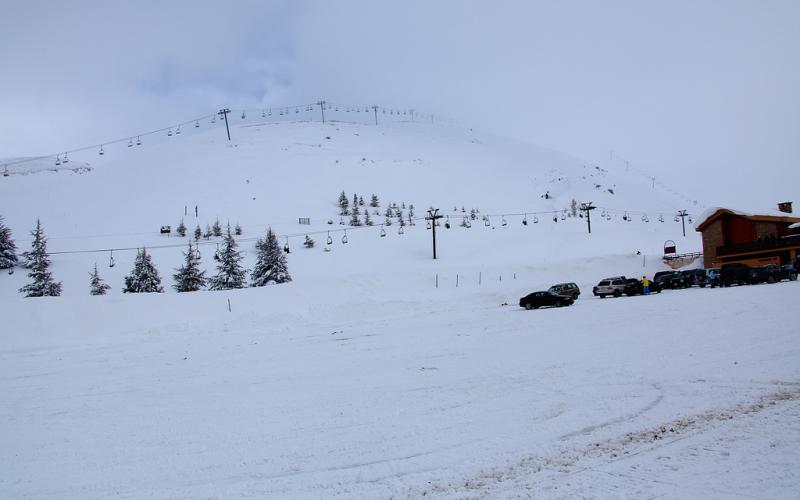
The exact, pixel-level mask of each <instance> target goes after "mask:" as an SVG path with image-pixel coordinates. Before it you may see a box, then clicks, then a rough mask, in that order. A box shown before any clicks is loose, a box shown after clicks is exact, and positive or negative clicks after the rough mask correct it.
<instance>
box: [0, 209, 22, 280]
mask: <svg viewBox="0 0 800 500" xmlns="http://www.w3.org/2000/svg"><path fill="white" fill-rule="evenodd" d="M17 260H18V258H17V245H16V244H15V243H14V239H13V238H12V237H11V229H9V228H8V226H6V225H5V224H3V217H2V216H0V269H10V268H12V267H14V266H16V265H17Z"/></svg>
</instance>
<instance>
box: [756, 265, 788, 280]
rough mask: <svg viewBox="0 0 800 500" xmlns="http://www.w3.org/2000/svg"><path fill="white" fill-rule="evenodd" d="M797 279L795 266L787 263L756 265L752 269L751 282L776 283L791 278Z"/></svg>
mask: <svg viewBox="0 0 800 500" xmlns="http://www.w3.org/2000/svg"><path fill="white" fill-rule="evenodd" d="M796 279H797V272H795V270H794V266H792V265H791V264H787V265H785V266H778V265H775V264H769V265H766V266H760V267H754V268H753V270H752V271H750V282H751V283H754V284H755V283H775V282H778V281H783V280H789V281H795V280H796Z"/></svg>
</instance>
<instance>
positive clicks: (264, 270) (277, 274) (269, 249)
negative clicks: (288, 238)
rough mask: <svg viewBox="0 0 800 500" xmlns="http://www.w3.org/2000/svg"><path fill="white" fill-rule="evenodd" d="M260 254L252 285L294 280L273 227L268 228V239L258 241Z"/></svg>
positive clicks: (257, 247) (257, 245)
mask: <svg viewBox="0 0 800 500" xmlns="http://www.w3.org/2000/svg"><path fill="white" fill-rule="evenodd" d="M256 250H257V251H258V256H257V258H256V259H257V260H256V265H255V267H254V268H253V273H252V274H251V279H252V286H264V285H268V284H270V283H276V284H278V283H286V282H288V281H292V277H291V276H290V275H289V268H288V266H287V264H286V255H284V253H283V252H282V251H281V247H280V246H279V245H278V239H277V238H276V237H275V233H273V232H272V228H269V229H268V230H267V237H266V239H263V240H262V239H259V240H258V242H257V243H256Z"/></svg>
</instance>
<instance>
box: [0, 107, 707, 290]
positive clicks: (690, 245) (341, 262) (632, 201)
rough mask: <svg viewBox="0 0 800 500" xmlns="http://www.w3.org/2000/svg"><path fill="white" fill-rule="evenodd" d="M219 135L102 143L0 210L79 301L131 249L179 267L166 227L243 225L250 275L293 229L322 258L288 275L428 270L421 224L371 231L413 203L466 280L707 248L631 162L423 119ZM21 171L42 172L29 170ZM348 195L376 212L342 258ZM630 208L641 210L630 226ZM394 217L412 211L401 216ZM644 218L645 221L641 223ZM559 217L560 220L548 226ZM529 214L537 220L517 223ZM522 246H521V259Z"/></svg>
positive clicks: (13, 189)
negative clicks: (41, 235) (579, 207)
mask: <svg viewBox="0 0 800 500" xmlns="http://www.w3.org/2000/svg"><path fill="white" fill-rule="evenodd" d="M232 120H236V119H232ZM234 123H236V122H234ZM219 127H220V125H219V123H217V124H216V125H215V126H214V127H213V128H206V127H205V126H204V127H200V128H197V129H194V128H190V129H187V130H186V131H185V132H184V133H183V134H182V135H181V136H173V137H169V138H168V137H166V136H164V137H155V138H146V139H145V140H144V142H143V144H142V146H139V147H132V148H127V147H125V144H120V145H116V146H114V147H108V146H107V147H106V148H105V149H104V152H105V154H104V155H103V156H99V155H97V154H96V153H95V152H94V151H92V152H91V153H84V155H83V156H81V155H72V160H71V163H70V164H78V163H81V162H83V163H81V164H82V165H87V166H88V167H90V168H91V170H90V171H86V172H80V173H75V172H72V171H58V172H52V171H47V170H42V171H39V172H38V173H28V175H10V176H7V177H0V199H2V200H3V205H2V207H0V210H1V211H0V213H1V214H2V215H3V216H4V217H5V219H6V224H7V225H8V226H9V227H11V229H12V231H13V234H14V235H15V237H16V239H17V246H18V247H19V248H20V251H22V250H26V249H28V248H29V245H30V236H29V231H30V229H31V228H32V227H33V226H34V225H35V221H36V218H37V217H38V218H40V219H41V220H42V223H43V225H44V228H45V232H46V234H47V236H48V237H49V246H48V250H49V251H50V252H53V253H54V256H53V272H54V276H55V278H56V279H58V280H62V281H63V282H64V294H66V295H82V294H84V293H87V291H88V288H87V279H86V278H87V275H86V273H88V272H89V271H90V270H91V269H92V268H93V266H94V264H95V263H97V264H98V265H99V266H100V267H101V276H102V277H103V278H104V279H105V280H106V281H107V282H108V283H109V284H110V285H111V286H112V290H111V292H110V293H112V294H115V293H119V291H120V289H121V284H122V280H123V277H124V275H125V274H126V273H127V272H129V270H130V268H131V267H132V263H133V259H134V257H135V254H136V248H141V247H143V246H146V247H148V249H149V250H150V252H151V253H152V254H153V256H154V259H155V263H156V266H157V267H158V268H159V269H160V270H161V272H162V277H167V276H168V275H169V274H170V273H171V272H172V271H171V270H172V269H174V268H175V267H177V266H178V265H180V263H181V261H182V254H181V252H182V251H183V250H184V249H185V246H186V244H187V242H188V238H183V239H181V238H176V237H175V233H173V234H172V237H167V236H165V235H161V234H159V228H160V227H161V226H162V225H171V226H172V228H173V229H174V228H176V227H177V225H178V223H179V222H180V221H181V220H182V219H183V220H184V221H185V223H186V225H187V226H188V228H189V232H190V233H191V232H192V230H193V229H194V228H195V227H196V226H198V225H199V226H200V227H201V228H202V229H204V228H205V227H206V226H207V225H211V224H213V223H214V221H216V220H219V221H220V222H221V223H222V224H223V225H225V224H226V223H227V222H230V223H231V225H235V224H237V223H238V224H240V225H241V226H242V227H243V230H244V234H243V237H242V238H241V239H240V244H241V246H242V249H243V250H245V251H246V252H248V257H247V260H246V262H245V264H246V265H248V266H249V265H252V262H254V255H253V244H254V241H255V239H256V238H258V237H263V235H264V233H265V232H266V228H267V227H268V226H269V227H272V228H273V230H274V231H275V232H276V233H277V234H278V235H283V236H286V235H291V237H290V238H289V239H288V240H287V239H286V238H285V237H282V238H281V239H282V241H283V242H284V243H285V242H287V241H288V243H289V244H290V247H292V248H295V249H301V248H300V245H301V243H302V241H303V239H304V235H305V234H309V233H310V234H311V235H312V237H313V238H314V239H315V240H316V241H317V248H315V249H314V250H312V251H309V252H305V251H302V252H293V253H292V254H291V255H290V258H289V265H290V270H291V272H292V273H293V274H295V275H296V277H297V278H305V279H307V280H310V279H313V278H314V277H317V276H320V275H322V274H328V273H330V272H331V271H330V269H331V268H335V271H333V272H334V273H339V275H340V276H351V275H353V274H357V273H359V272H361V269H360V268H361V267H362V266H364V265H365V264H366V265H369V264H370V262H371V261H372V262H373V264H372V265H369V267H370V270H369V272H370V273H372V272H374V268H375V267H376V266H378V265H379V263H380V265H388V263H389V262H391V265H392V267H395V268H400V269H407V270H408V271H409V272H416V271H417V270H418V269H419V268H420V266H424V265H426V261H427V256H428V254H429V253H430V245H431V244H430V239H431V237H430V234H429V233H427V232H426V231H425V226H424V221H418V222H417V224H416V225H415V226H413V227H406V228H404V231H405V234H404V235H402V237H401V235H399V234H398V232H397V226H396V220H395V225H394V226H392V227H387V228H385V230H386V232H387V237H386V238H383V239H382V238H380V237H379V236H378V235H379V233H380V229H381V228H380V226H379V225H380V224H381V223H382V222H383V221H384V216H383V214H384V212H385V210H386V207H387V205H388V204H389V203H392V202H394V203H397V204H398V205H400V206H402V204H405V205H406V206H409V205H412V204H413V205H414V206H415V216H416V217H417V218H420V217H424V216H425V212H426V209H427V208H428V207H430V206H433V207H436V208H439V209H440V211H441V213H443V214H445V215H447V216H448V217H449V218H450V219H449V220H450V222H451V226H452V229H450V230H449V231H447V233H446V234H445V233H444V232H442V231H440V232H439V238H440V242H441V249H440V250H441V255H442V257H443V258H444V257H445V256H446V257H447V259H445V260H446V261H447V262H446V263H444V264H442V265H443V266H450V265H453V266H455V267H458V268H464V271H465V272H466V271H468V270H470V269H472V268H476V267H479V266H485V265H510V266H511V267H513V268H515V269H513V270H512V271H511V272H514V271H520V270H521V269H520V268H521V267H522V266H525V265H530V264H531V263H533V262H535V263H539V264H541V263H546V262H549V261H552V259H562V260H563V259H565V258H567V259H585V258H593V257H596V256H598V255H606V254H629V253H635V252H636V251H640V252H642V253H646V254H649V255H650V256H651V257H652V259H653V262H655V260H656V259H657V258H658V255H659V254H660V253H661V250H662V248H663V243H664V241H665V240H667V239H674V240H679V245H678V247H679V250H680V251H687V252H689V251H697V250H699V247H700V239H699V237H698V235H696V234H695V233H694V231H693V230H692V229H691V226H690V227H689V228H688V230H687V237H686V238H683V236H682V233H681V225H680V224H679V223H675V222H674V221H673V219H672V216H673V215H674V213H675V211H676V210H677V209H678V208H681V207H684V208H685V204H683V200H681V199H680V198H678V197H676V196H675V195H674V194H672V193H670V192H669V191H667V190H665V189H662V188H660V187H658V186H656V187H652V186H651V185H648V184H647V182H644V181H643V180H642V178H641V176H640V175H637V174H635V173H632V172H629V171H626V166H624V165H617V164H615V163H614V164H613V165H612V166H611V167H608V168H606V167H604V166H601V165H595V164H592V163H589V162H584V161H581V160H578V159H575V158H573V157H570V156H568V155H565V154H562V153H558V152H555V151H551V150H547V149H544V148H540V147H536V146H532V145H530V144H526V143H520V142H517V141H511V140H507V139H503V138H499V137H494V136H491V135H488V134H483V133H478V132H473V131H470V130H464V129H459V128H455V127H447V126H440V125H432V124H426V123H410V122H394V123H388V124H386V125H382V126H378V127H376V126H373V125H367V124H358V123H344V122H332V123H326V124H324V125H323V124H321V123H314V122H290V123H261V122H258V121H257V120H254V121H248V120H245V121H244V124H236V125H235V126H234V127H233V129H232V137H233V140H232V141H230V142H229V141H227V139H226V136H225V131H224V127H223V128H222V129H220V128H219ZM43 161H45V160H36V161H34V162H31V164H32V165H41V163H42V162H43ZM14 168H16V169H17V170H24V169H28V170H35V169H33V168H32V167H31V166H30V165H28V164H21V165H17V166H15V167H14ZM26 171H27V170H26ZM342 190H344V191H345V192H346V193H347V194H348V196H349V197H351V198H352V195H353V193H354V192H355V193H358V194H359V195H361V196H363V197H364V199H365V200H366V201H367V203H368V202H369V198H370V196H371V194H373V193H374V194H377V195H378V196H379V198H380V200H381V206H380V207H379V208H378V209H377V210H378V211H379V212H380V214H381V215H372V218H373V221H374V222H375V224H376V226H375V227H372V228H367V227H362V228H358V229H356V230H352V229H351V230H349V231H348V240H349V243H350V244H349V245H348V246H347V247H344V248H340V247H339V245H338V243H339V242H340V241H341V239H342V236H343V235H344V233H343V230H344V229H346V228H347V226H342V225H340V224H339V222H340V218H339V215H338V213H339V212H338V207H337V206H336V202H337V199H338V195H339V193H340V192H341V191H342ZM609 190H611V191H613V194H612V193H611V192H610V191H609ZM545 193H547V194H548V197H547V198H546V199H545V198H543V195H544V194H545ZM573 199H574V200H576V201H578V202H582V201H593V202H594V204H595V205H596V206H598V207H602V208H608V209H611V211H609V212H608V216H609V217H610V219H611V220H605V219H604V218H602V217H600V215H601V212H602V211H603V210H602V209H598V210H595V212H594V213H593V222H594V233H593V235H592V237H591V238H588V237H587V234H586V224H585V221H584V220H583V219H581V218H567V219H566V220H561V217H562V215H561V214H562V212H563V211H564V210H565V209H568V208H569V207H570V204H571V202H572V200H573ZM195 207H197V213H198V216H197V217H195V214H194V210H195ZM462 207H463V208H464V209H465V210H466V211H467V213H466V214H465V213H462V212H461V209H462ZM472 208H476V209H478V210H479V211H480V216H483V215H484V214H485V215H491V217H490V221H489V224H490V225H489V226H486V225H485V222H484V221H482V220H480V219H478V220H477V221H473V222H472V228H470V229H465V228H461V227H459V224H460V223H461V221H462V219H463V216H464V215H468V213H469V211H470V210H471V209H472ZM362 209H363V207H362ZM454 209H455V210H454ZM373 210H374V209H373ZM628 210H630V211H635V212H637V213H635V215H631V219H632V222H628V223H625V222H623V217H624V215H625V211H628ZM612 211H613V212H612ZM184 213H186V214H187V215H184ZM403 213H404V215H405V216H406V217H407V216H408V210H407V209H406V210H404V211H403ZM526 213H527V214H529V215H527V216H526V215H525V214H526ZM535 213H538V215H534V214H535ZM645 213H647V216H648V219H649V221H650V222H648V223H645V222H643V221H642V218H643V215H644V214H645ZM505 214H515V215H505ZM659 214H664V220H665V222H663V223H660V222H658V221H657V218H658V216H659ZM554 215H557V217H558V222H553V220H552V219H553V217H554ZM504 216H505V217H504ZM301 217H306V218H309V219H310V221H311V225H299V224H298V219H299V218H301ZM362 217H363V216H362ZM344 219H345V222H347V217H345V218H344ZM503 219H505V220H506V222H507V224H508V225H507V226H503V225H502V220H503ZM523 219H525V220H527V221H528V222H529V223H530V224H529V225H528V226H523V225H522V220H523ZM535 219H536V220H538V223H534V220H535ZM328 221H332V222H333V224H332V225H329V224H327V222H328ZM487 229H489V230H491V231H487ZM329 230H332V231H333V233H332V234H331V238H332V239H333V240H334V241H335V242H336V245H334V246H332V247H331V248H334V249H335V251H333V252H330V254H325V253H323V247H324V243H325V241H326V240H327V236H328V234H327V231H329ZM315 233H316V234H315ZM219 241H220V240H219V239H218V238H214V239H211V240H209V241H206V240H201V243H202V245H201V249H200V250H201V252H202V253H203V256H204V263H205V265H206V266H207V267H208V268H209V270H210V271H213V266H212V265H211V264H212V262H211V259H210V257H211V256H212V255H213V252H214V250H215V249H216V244H217V243H218V242H219ZM160 247H169V248H160ZM114 248H116V249H118V250H117V251H116V252H114V254H113V257H114V262H115V264H116V266H115V267H114V268H113V269H111V268H108V267H106V266H107V264H109V263H110V261H111V257H112V255H111V252H110V251H108V250H109V249H114ZM520 248H525V249H526V251H524V252H519V251H517V249H520ZM120 249H125V250H120ZM301 250H304V249H301ZM60 252H70V253H66V254H60ZM72 252H75V253H72ZM370 255H371V256H373V258H370V257H369V256H370ZM26 279H27V278H26V277H25V274H24V273H23V272H17V273H16V274H14V275H13V276H11V277H7V278H6V277H3V285H2V286H0V295H1V296H7V297H11V296H14V295H16V289H18V288H19V287H21V286H22V285H23V284H24V283H25V280H26ZM592 279H594V278H592Z"/></svg>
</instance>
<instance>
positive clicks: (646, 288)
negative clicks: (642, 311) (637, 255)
mask: <svg viewBox="0 0 800 500" xmlns="http://www.w3.org/2000/svg"><path fill="white" fill-rule="evenodd" d="M642 295H650V280H649V279H647V276H642Z"/></svg>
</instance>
